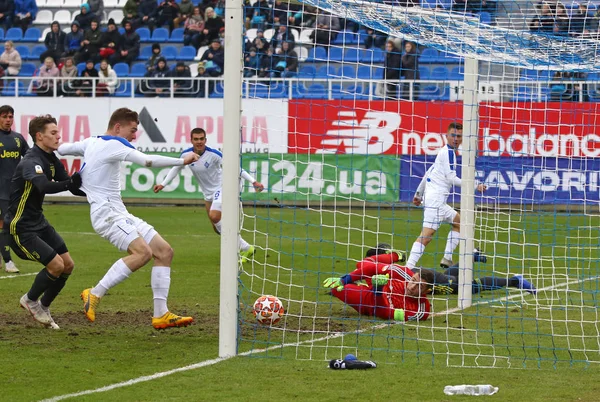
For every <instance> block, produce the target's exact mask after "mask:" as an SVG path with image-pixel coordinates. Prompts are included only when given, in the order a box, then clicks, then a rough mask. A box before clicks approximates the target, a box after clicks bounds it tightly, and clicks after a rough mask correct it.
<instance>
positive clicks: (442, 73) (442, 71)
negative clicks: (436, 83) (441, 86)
mask: <svg viewBox="0 0 600 402" xmlns="http://www.w3.org/2000/svg"><path fill="white" fill-rule="evenodd" d="M448 74H449V73H448V69H447V68H446V67H434V68H433V69H432V70H431V79H434V80H440V81H445V80H447V79H448Z"/></svg>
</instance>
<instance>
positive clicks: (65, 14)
mask: <svg viewBox="0 0 600 402" xmlns="http://www.w3.org/2000/svg"><path fill="white" fill-rule="evenodd" d="M43 11H44V10H43ZM40 13H41V11H40ZM38 16H39V14H38ZM72 18H75V17H71V12H70V11H69V10H58V11H57V12H56V14H54V21H56V22H58V23H59V24H70V23H71V22H72V21H73V19H72ZM37 22H39V17H38V21H37ZM51 22H52V19H50V21H48V24H49V23H51ZM70 30H71V29H70V28H69V31H70Z"/></svg>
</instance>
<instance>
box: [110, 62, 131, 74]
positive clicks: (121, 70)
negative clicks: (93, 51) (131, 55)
mask: <svg viewBox="0 0 600 402" xmlns="http://www.w3.org/2000/svg"><path fill="white" fill-rule="evenodd" d="M113 70H115V73H116V74H117V77H128V76H129V64H127V63H116V64H115V65H114V66H113Z"/></svg>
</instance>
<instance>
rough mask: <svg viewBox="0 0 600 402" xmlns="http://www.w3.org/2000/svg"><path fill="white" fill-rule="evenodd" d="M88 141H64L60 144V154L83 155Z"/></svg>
mask: <svg viewBox="0 0 600 402" xmlns="http://www.w3.org/2000/svg"><path fill="white" fill-rule="evenodd" d="M85 147H86V142H85V141H78V142H72V143H69V142H64V143H62V144H60V145H59V146H58V150H57V151H58V154H59V155H61V156H65V155H72V156H83V154H84V152H85Z"/></svg>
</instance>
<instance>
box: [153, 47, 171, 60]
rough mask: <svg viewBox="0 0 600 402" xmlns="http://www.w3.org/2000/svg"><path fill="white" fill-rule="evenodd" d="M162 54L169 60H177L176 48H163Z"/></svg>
mask: <svg viewBox="0 0 600 402" xmlns="http://www.w3.org/2000/svg"><path fill="white" fill-rule="evenodd" d="M161 54H162V55H163V57H164V58H165V59H167V60H175V59H176V58H177V48H176V47H175V46H163V48H162V51H161ZM148 58H149V57H148Z"/></svg>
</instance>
